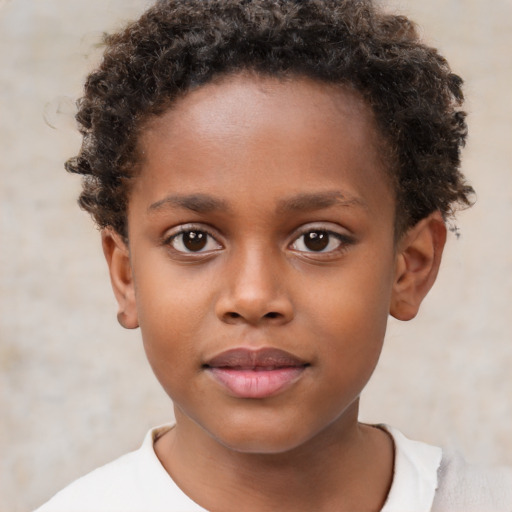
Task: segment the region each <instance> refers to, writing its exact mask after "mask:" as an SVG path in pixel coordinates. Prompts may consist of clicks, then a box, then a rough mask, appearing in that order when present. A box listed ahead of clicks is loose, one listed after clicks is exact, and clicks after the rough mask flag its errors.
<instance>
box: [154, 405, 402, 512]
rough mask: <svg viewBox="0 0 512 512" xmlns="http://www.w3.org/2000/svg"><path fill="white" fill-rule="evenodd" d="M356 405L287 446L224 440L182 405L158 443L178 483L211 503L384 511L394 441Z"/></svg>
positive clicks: (216, 506)
mask: <svg viewBox="0 0 512 512" xmlns="http://www.w3.org/2000/svg"><path fill="white" fill-rule="evenodd" d="M352 409H353V410H350V411H345V413H344V414H343V417H342V418H340V419H339V420H337V421H335V422H333V424H332V425H330V426H329V427H328V428H326V429H325V430H324V431H323V432H320V433H318V434H317V435H316V436H314V437H313V438H312V439H309V440H308V441H307V442H305V443H303V444H301V445H300V446H297V447H295V448H293V449H291V450H287V451H286V452H283V453H270V454H262V453H243V452H239V451H235V450H232V449H230V448H229V447H226V446H224V445H223V444H221V443H220V442H219V441H218V440H216V439H214V438H213V437H212V436H210V434H208V433H207V432H206V431H204V430H203V429H202V428H201V427H199V426H198V425H197V424H196V423H194V422H193V421H192V420H191V419H190V418H188V417H187V416H185V415H184V414H182V413H181V412H180V411H179V409H177V410H176V426H175V428H174V429H172V430H171V431H169V432H168V433H167V434H166V435H164V436H163V437H162V438H161V439H159V441H158V442H157V443H156V445H155V451H156V453H157V455H158V458H159V459H160V461H161V462H162V464H163V466H164V467H165V469H166V470H167V472H168V473H169V474H170V475H171V477H172V478H173V480H174V481H175V482H176V483H177V485H178V486H179V487H181V489H182V490H183V491H184V492H185V493H186V494H187V495H188V496H190V497H191V498H192V499H193V500H194V501H196V502H197V503H199V504H200V505H201V506H203V507H204V508H206V509H207V510H211V511H216V510H219V511H220V510H222V511H223V512H230V511H231V510H233V511H235V510H236V511H239V510H241V509H243V510H245V511H248V512H249V511H253V510H254V511H259V512H261V511H265V510H294V511H302V510H304V511H306V510H308V511H310V510H317V511H322V510H339V511H343V510H347V511H349V510H350V511H353V510H359V511H366V510H368V511H370V510H371V511H378V510H380V508H381V507H382V505H383V503H384V501H385V498H386V496H387V493H388V491H389V488H390V485H391V475H392V468H393V446H392V441H391V439H390V438H389V436H388V434H386V433H385V432H383V431H382V430H379V429H376V428H373V427H369V426H366V425H361V424H359V423H358V422H357V403H356V404H354V407H353V408H352Z"/></svg>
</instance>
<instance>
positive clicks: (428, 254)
mask: <svg viewBox="0 0 512 512" xmlns="http://www.w3.org/2000/svg"><path fill="white" fill-rule="evenodd" d="M445 242H446V225H445V223H444V220H443V217H442V215H441V213H440V212H438V211H436V212H434V213H432V214H430V215H429V216H428V217H426V218H424V219H422V220H421V221H420V222H418V224H416V225H415V226H413V227H412V228H411V229H410V230H409V231H408V232H407V233H406V234H405V235H404V236H403V237H402V240H401V241H400V242H399V244H398V248H397V256H396V270H395V280H394V284H393V291H392V295H391V307H390V313H391V315H392V316H394V317H395V318H397V319H398V320H411V319H412V318H414V317H415V316H416V314H417V313H418V310H419V308H420V304H421V302H422V301H423V299H424V298H425V296H426V295H427V293H428V292H429V290H430V288H431V287H432V285H433V284H434V282H435V280H436V277H437V273H438V271H439V265H440V264H441V256H442V254H443V249H444V244H445Z"/></svg>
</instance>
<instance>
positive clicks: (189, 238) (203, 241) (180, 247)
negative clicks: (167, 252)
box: [166, 229, 222, 253]
mask: <svg viewBox="0 0 512 512" xmlns="http://www.w3.org/2000/svg"><path fill="white" fill-rule="evenodd" d="M166 243H167V244H168V245H170V246H171V247H172V248H173V249H174V250H176V251H178V252H184V253H201V252H209V251H216V250H219V249H222V246H221V245H220V244H219V243H218V242H217V240H215V238H213V236H212V235H210V234H209V233H208V232H206V231H203V230H200V229H185V230H182V231H180V232H179V233H176V234H175V235H172V236H171V237H169V238H168V239H167V242H166Z"/></svg>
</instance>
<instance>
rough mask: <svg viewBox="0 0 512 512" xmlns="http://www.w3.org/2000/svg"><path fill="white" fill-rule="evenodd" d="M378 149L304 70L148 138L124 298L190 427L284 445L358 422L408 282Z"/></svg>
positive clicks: (339, 95)
mask: <svg viewBox="0 0 512 512" xmlns="http://www.w3.org/2000/svg"><path fill="white" fill-rule="evenodd" d="M378 146H379V145H378V143H377V138H376V134H375V130H374V126H373V121H372V117H371V114H370V111H369V109H368V108H367V107H366V106H365V104H364V103H363V101H362V100H361V99H360V98H359V96H357V95H356V94H355V93H353V92H350V91H348V90H343V89H340V88H335V87H331V86H327V85H323V84H318V83H316V82H313V81H309V80H306V79H304V80H294V81H290V82H282V81H278V80H275V79H269V78H255V77H254V76H251V77H247V76H246V77H244V76H237V77H230V78H228V79H224V80H222V81H219V82H218V83H214V84H209V85H206V86H204V87H201V88H199V89H197V90H195V91H193V92H190V93H189V94H187V95H186V96H185V97H184V98H182V99H180V100H179V101H178V102H177V103H176V104H175V105H174V106H173V108H172V110H170V111H168V112H167V113H165V114H164V115H163V116H161V117H160V118H159V119H157V120H156V121H154V122H152V123H151V125H150V126H149V127H148V128H147V129H146V130H145V132H144V133H143V136H142V140H141V149H142V150H143V159H142V167H141V173H140V176H139V177H138V178H137V179H136V182H135V184H134V188H133V190H132V192H131V195H130V200H129V211H128V226H129V247H130V261H129V264H128V263H126V268H125V270H124V273H123V272H122V271H120V272H119V275H120V278H119V279H120V282H121V285H122V286H124V287H125V288H124V289H123V291H122V292H121V293H119V291H118V298H119V297H120V295H122V297H121V299H120V303H121V307H122V308H123V307H125V311H126V312H127V313H126V315H127V317H129V318H128V320H127V321H126V322H127V323H128V324H130V323H131V325H135V324H136V323H139V324H140V327H141V330H142V335H143V339H144V345H145V348H146V352H147V356H148V358H149V361H150V363H151V365H152V367H153V370H154V372H155V374H156V376H157V377H158V379H159V381H160V383H161V384H162V386H163V387H164V389H165V390H166V392H167V393H168V394H169V396H170V397H171V398H172V399H173V400H174V403H175V406H176V415H177V420H178V424H179V422H180V421H182V422H188V421H190V420H192V421H193V422H194V423H195V424H198V425H199V426H200V427H202V429H200V430H201V431H202V432H207V433H208V434H209V435H210V436H211V437H212V438H213V439H215V440H217V441H219V442H220V443H222V444H223V445H225V446H228V447H230V448H233V449H235V450H240V451H250V452H282V451H285V450H288V449H291V448H293V447H297V446H299V445H301V444H303V443H306V442H307V441H309V440H312V439H313V438H315V436H317V435H319V434H320V433H324V432H327V431H329V430H331V429H334V430H336V429H338V428H340V427H343V426H344V425H347V424H349V423H352V422H354V421H356V417H357V401H358V396H359V394H360V392H361V390H362V389H363V387H364V386H365V384H366V382H367V381H368V379H369V377H370V375H371V373H372V372H373V369H374V367H375V364H376V363H377V359H378V357H379V353H380V351H381V346H382V342H383V338H384V332H385V328H386V321H387V316H388V314H389V311H390V301H391V299H392V294H393V293H394V291H393V286H394V282H395V281H396V257H397V256H396V251H395V250H394V249H395V248H394V243H393V234H394V233H393V226H394V216H395V201H394V194H393V190H392V187H391V185H390V182H389V179H388V177H387V175H386V172H385V169H384V167H383V163H382V161H381V159H380V158H379V151H378ZM127 261H128V260H126V262H127ZM121 267H122V265H121ZM132 279H133V282H132ZM123 304H124V306H123ZM234 349H239V352H227V351H232V350H234ZM262 349H272V350H273V349H275V350H278V351H284V353H286V354H284V353H281V352H273V351H270V352H265V350H263V351H262ZM253 362H254V363H255V365H256V366H257V368H254V367H253V366H252V363H253ZM255 370H257V371H255Z"/></svg>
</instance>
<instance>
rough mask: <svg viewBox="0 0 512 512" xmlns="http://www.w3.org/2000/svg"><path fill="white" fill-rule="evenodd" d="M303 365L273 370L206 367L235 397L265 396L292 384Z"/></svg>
mask: <svg viewBox="0 0 512 512" xmlns="http://www.w3.org/2000/svg"><path fill="white" fill-rule="evenodd" d="M304 370H305V366H292V367H286V368H276V369H275V370H259V371H257V370H236V369H232V368H208V371H209V373H210V374H211V375H212V376H213V377H214V379H215V380H217V381H218V382H220V383H221V384H222V385H223V386H225V387H226V388H227V389H228V390H229V391H230V392H231V393H232V394H233V395H234V396H236V397H237V398H267V397H270V396H273V395H276V394H278V393H280V392H281V391H284V390H285V389H286V388H288V387H290V386H291V385H292V384H294V383H295V382H296V381H297V380H298V379H299V378H300V376H301V374H302V372H303V371H304Z"/></svg>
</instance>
